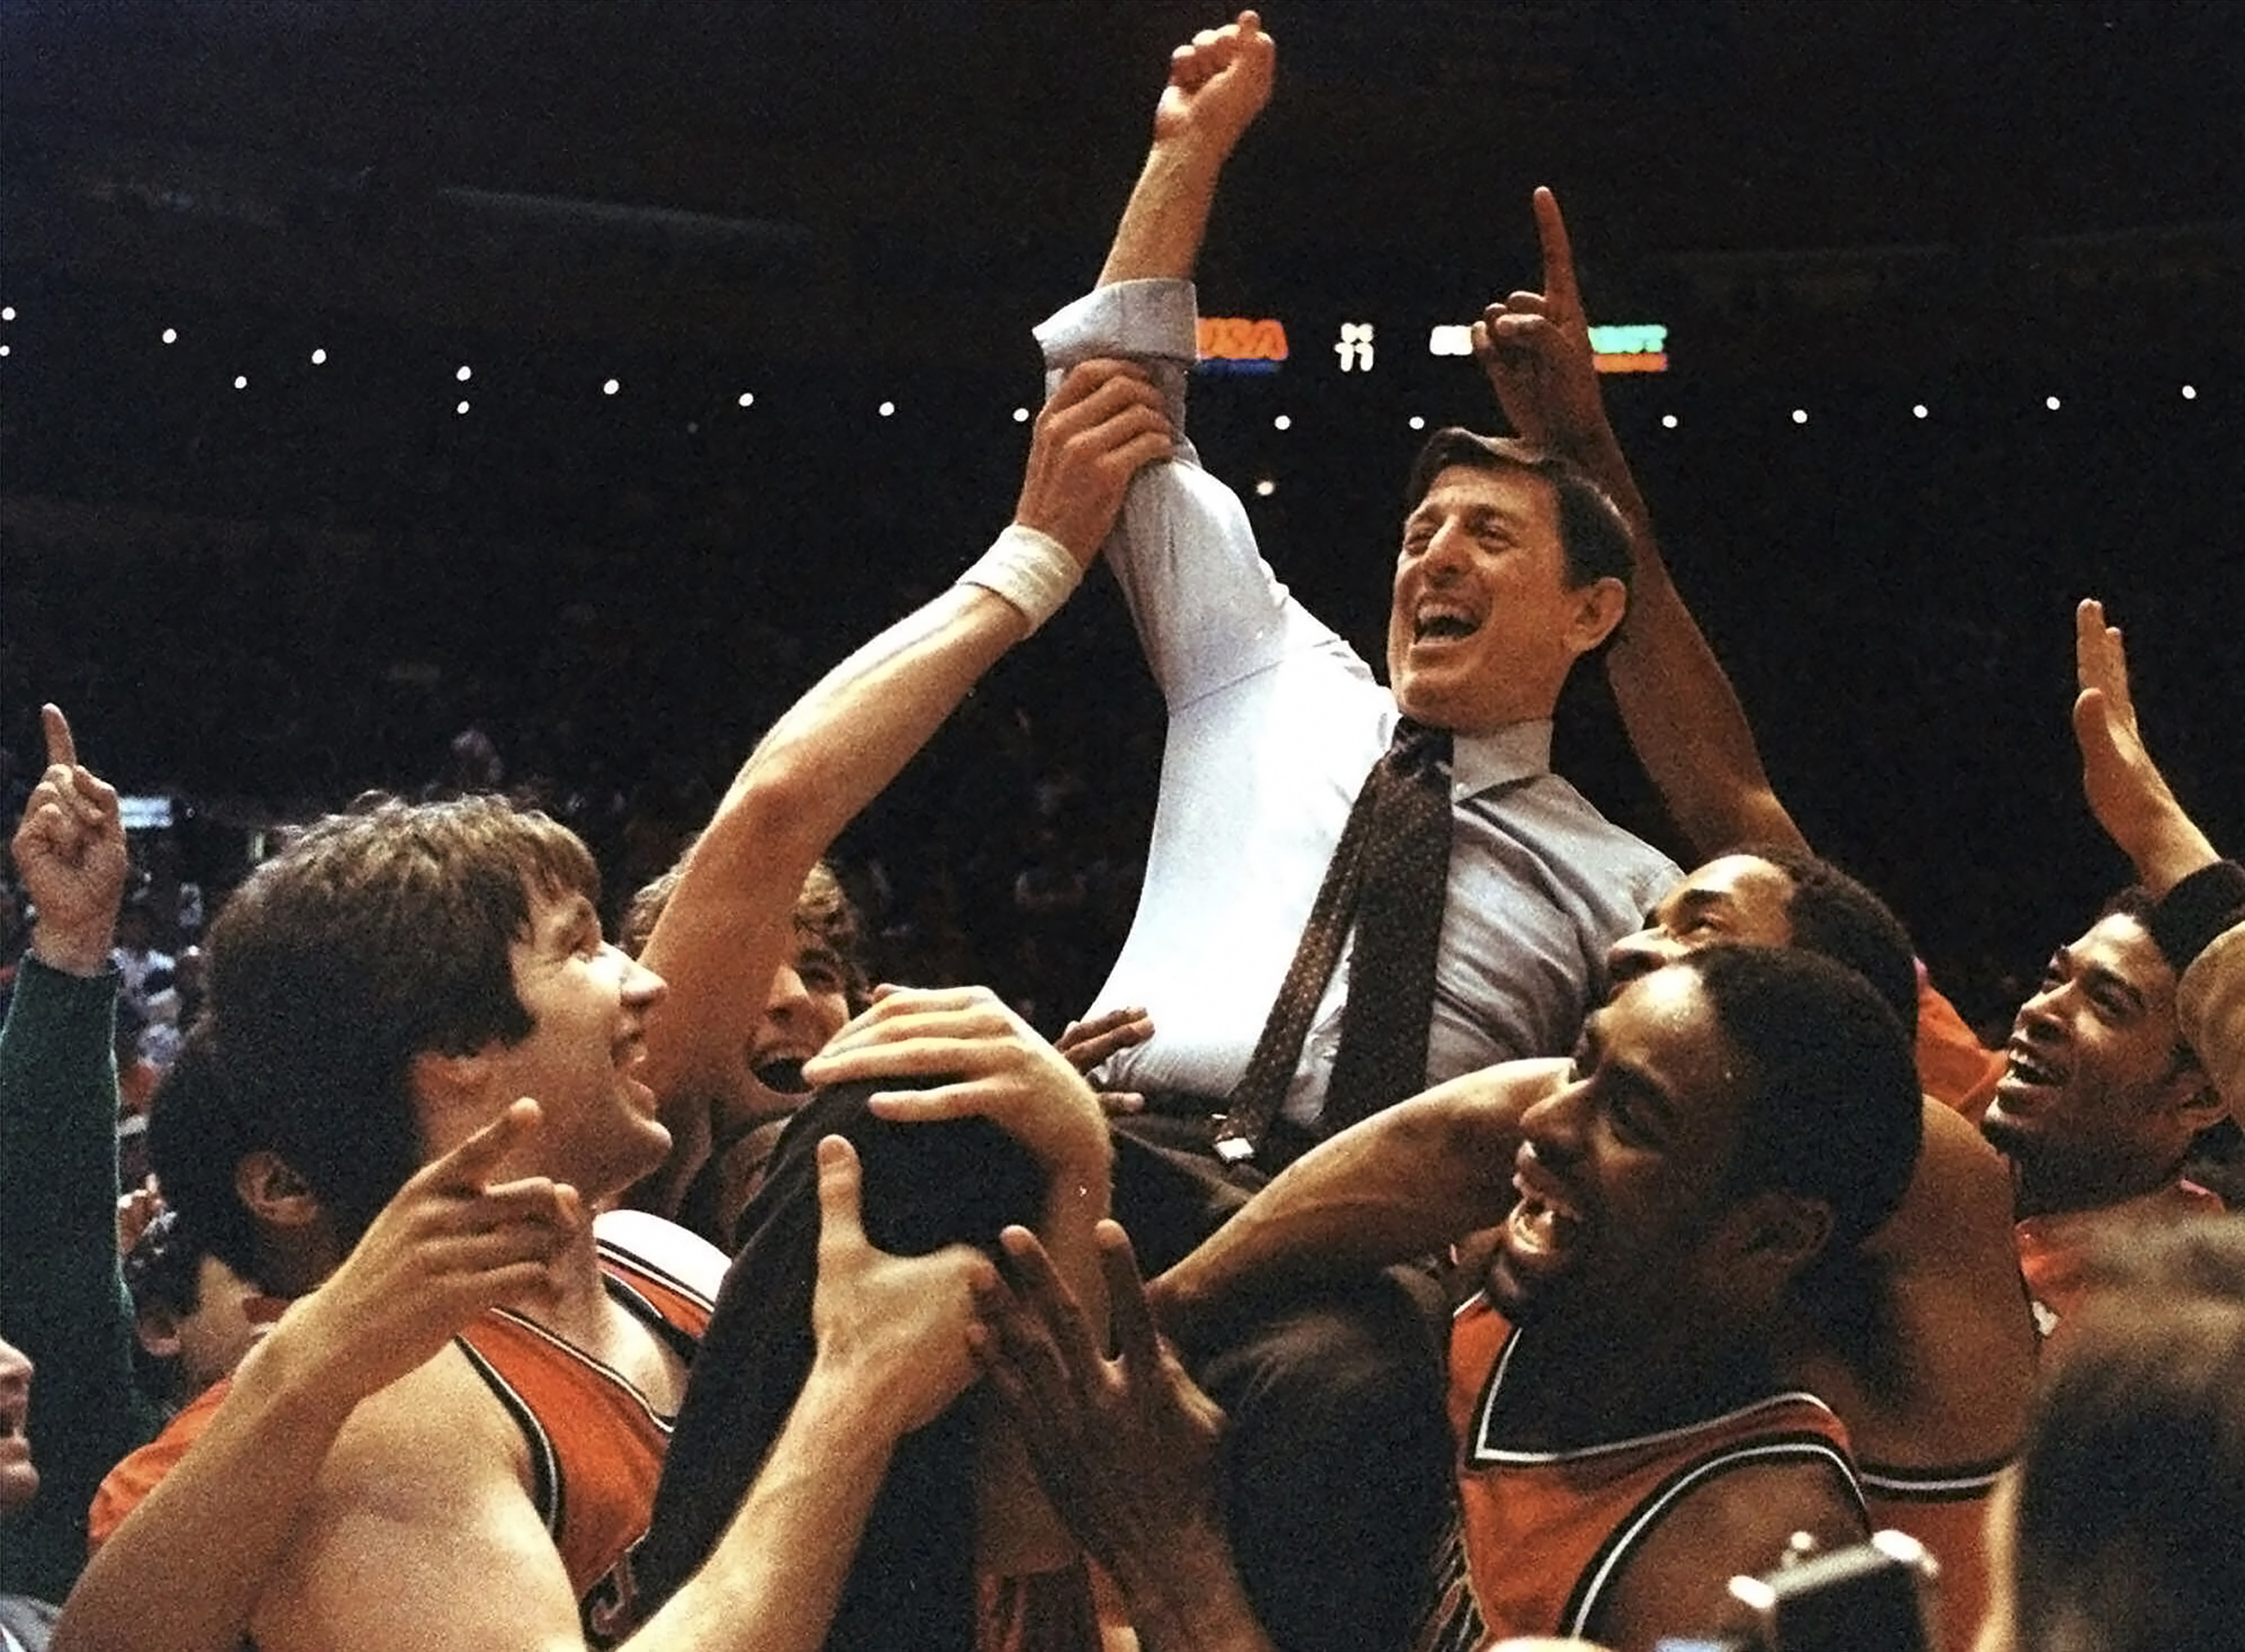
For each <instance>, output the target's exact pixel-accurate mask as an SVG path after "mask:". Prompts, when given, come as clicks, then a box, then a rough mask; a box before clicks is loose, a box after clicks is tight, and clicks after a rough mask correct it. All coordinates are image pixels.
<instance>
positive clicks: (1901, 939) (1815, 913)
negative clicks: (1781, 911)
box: [1737, 843, 1917, 1038]
mask: <svg viewBox="0 0 2245 1652" xmlns="http://www.w3.org/2000/svg"><path fill="white" fill-rule="evenodd" d="M1737 852H1738V853H1739V854H1741V855H1751V856H1753V858H1754V859H1756V860H1759V861H1767V862H1768V863H1770V864H1771V865H1772V866H1774V867H1776V868H1777V870H1780V871H1781V872H1783V873H1784V874H1785V875H1786V877H1788V878H1790V879H1791V880H1792V881H1793V895H1792V897H1791V899H1790V900H1788V901H1787V904H1786V909H1785V910H1786V917H1787V922H1788V923H1790V924H1791V925H1792V927H1793V944H1794V945H1795V946H1798V947H1801V948H1802V949H1804V950H1805V951H1811V952H1817V953H1821V954H1822V955H1823V956H1824V957H1826V958H1833V959H1835V960H1837V961H1838V962H1840V963H1841V964H1844V965H1847V966H1848V968H1849V969H1851V970H1853V971H1855V973H1856V974H1858V975H1860V976H1862V978H1864V979H1865V980H1866V981H1869V983H1870V984H1871V990H1872V991H1873V992H1876V993H1877V994H1878V995H1879V997H1880V999H1882V1001H1884V1003H1885V1004H1886V1006H1887V1007H1888V1008H1889V1009H1890V1010H1892V1011H1893V1012H1895V1014H1896V1017H1897V1018H1898V1019H1900V1020H1901V1022H1902V1031H1903V1032H1907V1033H1909V1035H1910V1036H1911V1037H1912V1038H1916V1036H1917V949H1916V947H1915V946H1914V945H1912V944H1911V943H1910V938H1909V931H1908V930H1906V929H1904V928H1903V927H1902V920H1901V919H1900V918H1898V917H1896V916H1895V915H1894V912H1893V911H1892V910H1891V909H1890V908H1889V907H1888V905H1887V904H1886V903H1885V902H1884V901H1882V900H1881V899H1880V898H1879V897H1877V896H1876V895H1875V894H1873V893H1872V892H1871V891H1870V890H1869V889H1868V888H1866V887H1865V886H1864V885H1863V884H1861V883H1859V882H1858V881H1857V880H1856V879H1855V878H1853V877H1849V876H1848V874H1847V873H1845V872H1843V871H1841V870H1840V869H1839V868H1838V867H1836V866H1835V865H1834V864H1832V863H1831V862H1830V861H1828V860H1825V859H1824V858H1822V857H1821V856H1817V855H1812V854H1810V853H1809V852H1808V850H1805V849H1793V848H1788V847H1787V846H1785V845H1782V844H1768V843H1765V844H1758V845H1756V846H1755V847H1753V848H1751V849H1742V850H1738V851H1737Z"/></svg>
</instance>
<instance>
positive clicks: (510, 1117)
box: [427, 1096, 543, 1193]
mask: <svg viewBox="0 0 2245 1652" xmlns="http://www.w3.org/2000/svg"><path fill="white" fill-rule="evenodd" d="M542 1116H543V1115H542V1113H541V1111H540V1109H539V1105H538V1103H537V1101H536V1100H534V1099H532V1097H529V1096H523V1097H520V1098H519V1099H518V1100H514V1101H511V1102H509V1103H508V1104H507V1107H506V1110H505V1112H503V1113H501V1114H499V1116H498V1117H497V1118H495V1119H493V1120H492V1121H491V1122H490V1123H489V1124H486V1125H485V1126H484V1127H482V1128H481V1129H479V1130H478V1131H477V1132H476V1133H475V1134H473V1135H471V1136H469V1137H468V1138H467V1139H466V1140H465V1141H462V1142H461V1143H460V1144H459V1145H458V1147H456V1148H453V1149H452V1150H451V1152H450V1153H447V1154H444V1157H443V1158H441V1159H438V1160H437V1161H435V1162H434V1163H433V1164H431V1166H430V1167H429V1169H428V1172H427V1174H428V1175H431V1177H432V1178H433V1179H435V1180H437V1181H442V1182H444V1183H445V1184H447V1185H449V1186H451V1187H453V1188H471V1189H472V1190H474V1191H476V1192H478V1193H480V1192H482V1191H483V1188H484V1185H485V1181H487V1180H488V1179H489V1177H490V1176H491V1175H492V1172H493V1171H495V1170H497V1169H498V1168H499V1161H501V1160H503V1159H505V1157H506V1155H507V1154H508V1153H509V1151H511V1150H512V1148H514V1147H515V1146H516V1145H517V1144H518V1143H519V1142H521V1141H525V1140H526V1139H527V1138H528V1137H529V1135H530V1134H531V1133H532V1131H534V1130H536V1129H537V1128H538V1124H539V1119H540V1118H541V1117H542Z"/></svg>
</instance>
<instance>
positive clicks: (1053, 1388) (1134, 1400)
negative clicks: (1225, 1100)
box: [975, 1222, 1229, 1616]
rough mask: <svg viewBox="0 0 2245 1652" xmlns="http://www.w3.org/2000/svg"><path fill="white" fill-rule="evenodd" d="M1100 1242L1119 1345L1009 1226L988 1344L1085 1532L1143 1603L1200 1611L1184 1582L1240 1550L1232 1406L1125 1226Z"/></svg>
mask: <svg viewBox="0 0 2245 1652" xmlns="http://www.w3.org/2000/svg"><path fill="white" fill-rule="evenodd" d="M1097 1240H1098V1244H1099V1256H1100V1267H1101V1271H1102V1275H1103V1276H1104V1278H1105V1281H1106V1285H1107V1295H1108V1298H1109V1302H1110V1303H1112V1310H1111V1314H1112V1319H1113V1329H1114V1340H1115V1344H1116V1357H1114V1358H1113V1359H1109V1358H1108V1357H1106V1356H1105V1355H1104V1353H1103V1352H1102V1348H1103V1347H1104V1345H1105V1339H1104V1338H1103V1337H1100V1336H1099V1335H1098V1333H1097V1330H1096V1329H1095V1327H1094V1326H1093V1325H1092V1324H1091V1323H1090V1322H1089V1320H1088V1319H1087V1318H1086V1317H1085V1315H1084V1313H1083V1311H1082V1309H1081V1308H1079V1307H1078V1306H1077V1303H1076V1301H1075V1297H1074V1296H1073V1295H1071V1294H1070V1292H1069V1291H1068V1287H1067V1286H1066V1285H1065V1284H1064V1283H1062V1282H1061V1278H1060V1276H1059V1275H1058V1273H1057V1272H1056V1271H1055V1269H1054V1267H1053V1264H1052V1261H1051V1258H1050V1257H1048V1256H1047V1255H1046V1254H1045V1251H1044V1249H1043V1247H1042V1246H1041V1245H1040V1244H1039V1243H1038V1242H1037V1241H1036V1240H1035V1238H1034V1236H1031V1235H1030V1234H1029V1233H1028V1230H1027V1229H1021V1228H1008V1229H1006V1231H1005V1232H1004V1234H1002V1235H1001V1236H1000V1244H1001V1245H1002V1246H1003V1248H1004V1251H1005V1256H1006V1274H1007V1277H1006V1279H1005V1280H1004V1281H1002V1282H1000V1281H999V1280H997V1279H995V1278H994V1279H992V1280H991V1281H990V1282H989V1283H988V1284H987V1286H986V1287H985V1289H984V1290H983V1291H982V1292H981V1295H980V1302H979V1306H980V1310H981V1326H980V1329H979V1330H978V1331H977V1332H976V1335H975V1351H976V1356H977V1357H978V1358H980V1361H981V1363H982V1365H983V1369H984V1371H986V1372H987V1375H988V1378H989V1380H990V1385H991V1386H992V1388H993V1389H994V1391H996V1393H997V1395H998V1398H999V1400H1000V1403H1001V1404H1002V1405H1004V1406H1005V1408H1006V1411H1007V1415H1008V1416H1009V1417H1010V1418H1011V1419H1012V1420H1013V1423H1014V1426H1015V1428H1016V1429H1017V1430H1018V1431H1019V1432H1020V1434H1021V1438H1022V1439H1023V1440H1024V1441H1025V1442H1026V1443H1027V1444H1028V1449H1029V1456H1030V1459H1031V1460H1032V1461H1033V1462H1034V1464H1035V1465H1036V1470H1037V1477H1038V1479H1039V1481H1040V1482H1041V1484H1042V1486H1043V1487H1044V1490H1045V1494H1046V1496H1047V1497H1048V1498H1050V1499H1051V1500H1052V1504H1053V1506H1054V1508H1055V1510H1057V1511H1058V1512H1059V1513H1060V1516H1061V1520H1064V1521H1065V1522H1067V1525H1068V1530H1069V1531H1070V1533H1072V1534H1074V1536H1075V1540H1076V1541H1077V1542H1079V1543H1081V1544H1082V1546H1083V1548H1084V1550H1085V1552H1086V1553H1087V1554H1090V1555H1091V1556H1092V1557H1093V1558H1094V1559H1095V1560H1096V1561H1098V1562H1099V1563H1100V1564H1101V1565H1102V1566H1103V1567H1106V1568H1107V1569H1108V1571H1109V1573H1110V1574H1113V1575H1114V1577H1115V1579H1116V1581H1117V1582H1118V1583H1119V1584H1120V1585H1121V1586H1122V1587H1123V1591H1124V1593H1125V1594H1126V1596H1129V1597H1130V1605H1131V1606H1132V1608H1134V1611H1136V1610H1139V1609H1146V1610H1149V1611H1155V1610H1159V1611H1160V1612H1161V1615H1163V1616H1167V1615H1170V1610H1177V1611H1179V1612H1182V1613H1184V1615H1188V1616H1190V1615H1192V1614H1191V1609H1190V1608H1192V1607H1195V1606H1200V1607H1204V1606H1206V1605H1207V1604H1208V1602H1207V1601H1195V1602H1187V1601H1179V1600H1177V1599H1176V1598H1175V1596H1174V1594H1172V1588H1173V1586H1175V1585H1177V1584H1178V1583H1180V1582H1182V1581H1184V1579H1185V1578H1186V1577H1187V1576H1188V1574H1191V1573H1192V1572H1193V1571H1194V1570H1195V1568H1196V1566H1197V1563H1198V1562H1201V1561H1205V1560H1207V1559H1208V1558H1209V1557H1211V1555H1213V1554H1220V1553H1224V1552H1226V1551H1225V1550H1224V1530H1223V1517H1222V1513H1221V1512H1220V1509H1219V1507H1218V1504H1217V1490H1216V1478H1215V1465H1216V1451H1217V1440H1218V1439H1219V1438H1220V1437H1221V1435H1222V1433H1223V1429H1224V1414H1223V1412H1221V1411H1219V1410H1218V1409H1217V1405H1216V1402H1215V1401H1213V1400H1211V1399H1210V1398H1209V1397H1208V1396H1207V1395H1206V1394H1204V1393H1203V1392H1202V1391H1200V1389H1199V1388H1198V1387H1197V1386H1196V1385H1194V1383H1193V1381H1192V1379H1191V1378H1190V1377H1188V1376H1187V1375H1186V1374H1185V1371H1184V1366H1183V1365H1182V1364H1179V1363H1178V1361H1177V1356H1176V1354H1175V1353H1174V1352H1172V1351H1170V1349H1169V1348H1168V1347H1167V1346H1166V1345H1165V1344H1163V1342H1162V1340H1161V1338H1160V1337H1159V1336H1158V1335H1157V1334H1156V1331H1155V1329H1154V1322H1153V1317H1152V1315H1151V1314H1150V1312H1149V1310H1148V1309H1147V1306H1146V1296H1145V1288H1144V1286H1143V1283H1142V1282H1141V1281H1140V1279H1139V1277H1138V1266H1137V1261H1136V1257H1135V1256H1133V1255H1132V1254H1131V1250H1130V1242H1129V1238H1128V1237H1127V1236H1125V1235H1124V1233H1123V1229H1122V1228H1121V1227H1120V1226H1118V1225H1117V1224H1116V1223H1115V1222H1102V1223H1100V1224H1099V1228H1098V1230H1097ZM1222 1571H1223V1572H1224V1573H1228V1572H1229V1567H1228V1564H1227V1565H1226V1566H1225V1567H1223V1568H1222ZM1219 1575H1221V1574H1219ZM1195 1587H1196V1588H1197V1587H1198V1585H1197V1584H1196V1586H1195Z"/></svg>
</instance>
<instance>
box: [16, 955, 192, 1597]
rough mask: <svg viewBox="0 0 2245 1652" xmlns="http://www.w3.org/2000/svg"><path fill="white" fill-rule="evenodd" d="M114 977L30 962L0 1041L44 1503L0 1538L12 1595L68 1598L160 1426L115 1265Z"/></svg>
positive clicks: (19, 1316)
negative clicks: (102, 1504) (108, 1499)
mask: <svg viewBox="0 0 2245 1652" xmlns="http://www.w3.org/2000/svg"><path fill="white" fill-rule="evenodd" d="M115 996H116V985H115V978H114V976H113V974H112V973H111V972H109V971H108V969H107V967H106V963H105V962H104V964H103V965H102V966H101V973H100V974H98V976H95V977H92V978H80V977H77V976H74V975H71V974H67V973H64V972H61V971H58V970H56V969H52V968H50V967H49V966H48V965H45V964H43V963H41V962H39V961H38V959H37V958H36V957H33V958H25V959H24V962H23V964H22V965H21V966H20V968H19V970H18V972H17V979H16V992H15V997H14V999H13V1001H12V1003H11V1004H10V1006H9V1012H8V1021H7V1026H6V1030H5V1031H4V1032H0V1183H3V1184H4V1186H5V1189H6V1191H5V1193H4V1195H0V1303H4V1304H5V1313H4V1323H0V1334H4V1335H5V1336H6V1337H7V1338H8V1340H9V1341H10V1342H12V1343H14V1344H17V1346H18V1347H19V1348H21V1349H22V1350H23V1351H24V1353H25V1354H26V1355H28V1356H29V1357H31V1361H32V1362H33V1364H36V1365H37V1368H38V1380H37V1383H36V1385H34V1387H33V1390H32V1394H31V1433H32V1438H33V1439H35V1440H37V1442H38V1443H39V1446H38V1452H39V1466H40V1468H41V1470H42V1479H43V1481H44V1484H43V1485H42V1486H41V1488H40V1492H39V1494H38V1496H37V1498H36V1499H35V1500H33V1501H32V1504H31V1507H30V1508H28V1509H26V1510H25V1511H24V1513H22V1514H21V1515H20V1516H19V1517H18V1518H17V1520H16V1521H15V1522H13V1523H12V1524H11V1525H10V1527H9V1528H8V1529H7V1531H6V1532H5V1533H4V1534H0V1573H4V1574H5V1576H6V1579H7V1582H8V1587H10V1588H21V1589H23V1590H24V1591H25V1592H27V1593H31V1594H38V1595H40V1596H42V1597H43V1598H47V1599H54V1600H59V1599H60V1598H61V1597H62V1594H64V1591H65V1590H67V1589H68V1588H69V1587H70V1583H71V1579H72V1578H74V1577H75V1576H76V1575H77V1573H78V1568H79V1567H81V1566H82V1565H83V1564H84V1563H85V1511H86V1506H87V1505H88V1503H89V1502H91V1501H92V1497H93V1493H94V1488H95V1487H96V1486H97V1485H98V1484H99V1482H100V1479H101V1476H102V1475H103V1474H104V1473H106V1472H107V1470H108V1469H109V1467H110V1466H111V1465H112V1464H113V1463H115V1462H116V1461H117V1459H119V1458H120V1457H122V1456H123V1455H124V1454H125V1452H129V1451H131V1450H132V1449H133V1448H134V1447H135V1446H137V1445H140V1444H141V1443H142V1442H143V1441H144V1440H146V1439H147V1438H148V1436H149V1434H150V1433H151V1432H153V1429H154V1426H155V1421H156V1419H155V1417H154V1415H153V1411H152V1409H151V1408H150V1406H149V1405H148V1403H147V1401H146V1399H145V1398H143V1397H142V1395H141V1393H140V1391H139V1386H138V1385H137V1384H136V1383H135V1382H134V1380H133V1371H132V1311H131V1308H130V1304H129V1303H127V1302H126V1300H125V1294H124V1283H123V1281H122V1279H121V1277H120V1276H119V1271H118V1257H117V1226H116V1223H117V1191H118V1188H117V1151H116V1140H117V1137H116V1120H117V1084H116V1078H115V1068H114V1066H113V1065H112V1058H111V1054H110V1038H111V1016H112V1005H113V1004H114V1001H115Z"/></svg>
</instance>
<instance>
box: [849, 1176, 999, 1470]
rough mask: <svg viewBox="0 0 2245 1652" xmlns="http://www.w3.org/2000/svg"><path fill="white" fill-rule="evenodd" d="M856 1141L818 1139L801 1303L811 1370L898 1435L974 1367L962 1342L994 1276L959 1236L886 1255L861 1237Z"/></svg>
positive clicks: (927, 1414) (930, 1413)
mask: <svg viewBox="0 0 2245 1652" xmlns="http://www.w3.org/2000/svg"><path fill="white" fill-rule="evenodd" d="M863 1191H864V1176H863V1172H862V1170H861V1168H860V1167H859V1165H858V1154H857V1150H856V1149H855V1148H852V1147H851V1145H850V1144H849V1142H848V1141H845V1140H844V1138H842V1137H841V1136H828V1137H826V1138H825V1139H824V1141H820V1142H819V1144H818V1286H817V1290H816V1291H815V1292H814V1293H813V1295H812V1297H811V1328H812V1330H813V1333H814V1334H815V1336H816V1337H817V1349H818V1352H817V1373H815V1374H823V1375H824V1376H826V1377H828V1378H831V1379H833V1380H834V1381H835V1382H836V1383H838V1385H843V1386H844V1388H846V1389H847V1390H848V1391H849V1392H850V1393H851V1396H852V1397H853V1398H855V1399H856V1400H858V1402H860V1403H863V1404H867V1405H872V1408H873V1409H874V1410H875V1411H876V1412H878V1414H879V1415H880V1416H881V1417H882V1418H885V1420H886V1421H887V1423H888V1424H889V1425H890V1426H891V1427H892V1428H893V1430H894V1432H896V1433H897V1434H898V1435H899V1436H901V1435H903V1434H906V1433H909V1432H911V1431H912V1430H913V1429H915V1428H919V1427H920V1426H922V1425H925V1424H926V1423H930V1422H933V1420H934V1419H935V1418H937V1417H938V1416H939V1415H941V1414H942V1412H943V1411H944V1410H945V1408H946V1407H947V1406H948V1405H950V1404H951V1402H952V1401H953V1400H954V1399H956V1398H959V1396H960V1394H961V1393H963V1392H965V1391H966V1389H967V1385H969V1384H970V1383H972V1382H973V1380H974V1378H975V1376H976V1374H977V1368H976V1364H975V1362H974V1358H973V1353H972V1351H971V1349H970V1346H969V1335H970V1330H971V1328H972V1327H973V1324H975V1313H976V1303H977V1301H978V1299H979V1297H980V1295H981V1294H982V1293H983V1292H984V1291H986V1290H987V1289H989V1288H990V1287H991V1286H992V1285H994V1283H996V1280H997V1269H995V1268H994V1267H992V1266H991V1264H990V1260H989V1258H988V1257H987V1256H983V1255H982V1254H981V1253H980V1251H978V1250H975V1249H973V1248H972V1247H971V1246H967V1245H946V1246H945V1247H944V1248H943V1249H940V1250H936V1251H932V1252H930V1253H929V1254H928V1255H926V1256H890V1255H889V1254H888V1253H887V1252H886V1251H882V1250H876V1249H874V1248H873V1246H872V1242H871V1241H869V1240H868V1239H867V1238H866V1237H865V1221H864V1217H863V1215H862V1206H861V1204H860V1200H861V1198H862V1195H863Z"/></svg>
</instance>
